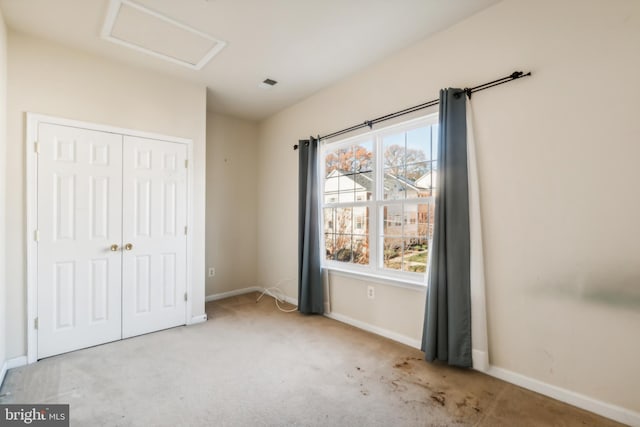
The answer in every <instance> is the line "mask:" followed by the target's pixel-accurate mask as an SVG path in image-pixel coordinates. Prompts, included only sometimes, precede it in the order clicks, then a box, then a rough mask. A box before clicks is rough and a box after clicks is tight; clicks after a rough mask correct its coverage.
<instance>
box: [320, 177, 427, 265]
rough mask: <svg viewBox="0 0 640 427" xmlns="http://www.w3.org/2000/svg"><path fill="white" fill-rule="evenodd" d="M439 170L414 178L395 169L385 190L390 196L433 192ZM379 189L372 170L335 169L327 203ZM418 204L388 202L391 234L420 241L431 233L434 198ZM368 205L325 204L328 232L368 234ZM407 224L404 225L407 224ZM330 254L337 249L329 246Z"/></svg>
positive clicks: (359, 198) (355, 198)
mask: <svg viewBox="0 0 640 427" xmlns="http://www.w3.org/2000/svg"><path fill="white" fill-rule="evenodd" d="M435 175H436V174H435V172H432V171H429V172H427V173H425V174H424V175H422V176H421V177H420V178H418V179H417V180H416V181H415V182H413V183H412V182H410V181H408V180H406V179H404V178H402V177H398V176H395V175H393V174H391V173H385V179H384V194H385V199H386V200H400V199H420V198H425V199H426V198H430V197H431V196H432V194H433V193H432V192H433V187H432V184H433V183H434V181H435ZM374 191H375V188H374V180H373V178H372V177H371V172H364V173H353V172H349V171H343V170H338V169H336V170H333V171H331V172H330V173H329V174H328V175H327V177H326V180H325V186H324V203H325V204H330V203H347V204H351V203H357V202H363V201H367V200H371V198H372V194H373V192H374ZM425 202H426V203H418V204H395V203H390V204H388V205H384V209H383V221H384V223H385V235H387V236H398V237H400V236H415V239H413V240H416V243H418V242H420V243H422V241H423V240H424V237H423V236H425V235H426V233H429V236H430V235H431V232H432V229H433V224H432V222H433V202H432V200H425ZM367 209H368V208H367V207H363V206H353V207H351V206H347V207H345V208H337V207H334V208H325V227H324V231H325V233H326V234H335V235H344V234H350V235H366V234H367V231H368V227H367V222H368V221H367V217H368V212H367ZM403 227H404V228H403ZM328 252H329V253H328V255H329V256H331V253H332V252H333V250H332V249H331V248H328Z"/></svg>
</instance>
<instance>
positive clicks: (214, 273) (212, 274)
mask: <svg viewBox="0 0 640 427" xmlns="http://www.w3.org/2000/svg"><path fill="white" fill-rule="evenodd" d="M215 275H216V269H215V268H213V267H209V277H213V276H215Z"/></svg>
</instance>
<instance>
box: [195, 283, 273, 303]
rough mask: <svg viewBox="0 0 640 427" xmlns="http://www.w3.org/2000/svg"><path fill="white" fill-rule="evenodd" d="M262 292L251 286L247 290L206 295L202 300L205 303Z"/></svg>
mask: <svg viewBox="0 0 640 427" xmlns="http://www.w3.org/2000/svg"><path fill="white" fill-rule="evenodd" d="M262 291H263V289H262V288H261V287H258V286H251V287H249V288H242V289H234V290H233V291H228V292H220V293H218V294H211V295H207V296H206V297H205V298H204V300H205V302H211V301H217V300H219V299H225V298H230V297H235V296H238V295H243V294H248V293H250V292H262Z"/></svg>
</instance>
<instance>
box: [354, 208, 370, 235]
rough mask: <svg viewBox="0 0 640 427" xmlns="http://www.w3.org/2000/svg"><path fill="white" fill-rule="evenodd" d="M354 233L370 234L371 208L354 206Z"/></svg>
mask: <svg viewBox="0 0 640 427" xmlns="http://www.w3.org/2000/svg"><path fill="white" fill-rule="evenodd" d="M353 234H369V208H365V207H361V206H356V207H354V208H353Z"/></svg>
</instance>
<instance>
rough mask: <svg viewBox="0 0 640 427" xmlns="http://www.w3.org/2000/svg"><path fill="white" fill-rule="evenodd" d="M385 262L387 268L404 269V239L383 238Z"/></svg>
mask: <svg viewBox="0 0 640 427" xmlns="http://www.w3.org/2000/svg"><path fill="white" fill-rule="evenodd" d="M383 242H384V243H383V262H384V264H383V265H384V267H385V268H390V269H392V270H401V269H402V239H399V238H397V237H385V238H384V239H383Z"/></svg>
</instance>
